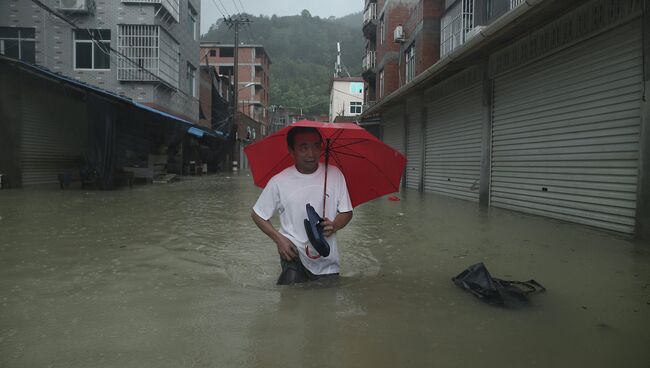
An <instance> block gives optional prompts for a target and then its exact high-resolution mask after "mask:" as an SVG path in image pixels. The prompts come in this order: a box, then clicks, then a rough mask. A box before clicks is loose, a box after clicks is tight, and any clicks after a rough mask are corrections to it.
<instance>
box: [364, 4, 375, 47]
mask: <svg viewBox="0 0 650 368" xmlns="http://www.w3.org/2000/svg"><path fill="white" fill-rule="evenodd" d="M363 35H364V36H365V37H366V38H367V39H369V40H374V39H376V38H377V4H376V3H370V4H368V8H366V11H364V12H363Z"/></svg>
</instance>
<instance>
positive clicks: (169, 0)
mask: <svg viewBox="0 0 650 368" xmlns="http://www.w3.org/2000/svg"><path fill="white" fill-rule="evenodd" d="M122 2H123V3H146V4H160V5H162V7H163V8H164V9H165V10H166V11H167V13H169V15H171V17H172V18H174V20H175V21H176V22H179V20H180V18H179V16H178V15H179V12H180V2H179V0H122Z"/></svg>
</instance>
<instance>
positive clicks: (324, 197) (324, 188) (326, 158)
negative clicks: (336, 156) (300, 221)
mask: <svg viewBox="0 0 650 368" xmlns="http://www.w3.org/2000/svg"><path fill="white" fill-rule="evenodd" d="M329 161H330V139H329V138H327V139H326V143H325V185H324V186H323V217H324V218H325V217H327V216H325V201H326V200H327V165H328V164H329Z"/></svg>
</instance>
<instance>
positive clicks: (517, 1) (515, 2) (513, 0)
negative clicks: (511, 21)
mask: <svg viewBox="0 0 650 368" xmlns="http://www.w3.org/2000/svg"><path fill="white" fill-rule="evenodd" d="M525 2H526V0H510V9H514V8H516V7H518V6H519V5H521V4H523V3H525Z"/></svg>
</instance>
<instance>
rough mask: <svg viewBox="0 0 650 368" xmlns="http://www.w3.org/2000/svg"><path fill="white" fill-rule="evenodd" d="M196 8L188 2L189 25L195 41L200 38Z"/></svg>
mask: <svg viewBox="0 0 650 368" xmlns="http://www.w3.org/2000/svg"><path fill="white" fill-rule="evenodd" d="M196 16H197V14H196V10H194V8H193V7H192V4H190V3H188V4H187V27H188V29H189V31H190V34H191V35H192V39H193V40H194V41H196V40H198V39H199V37H198V30H197V27H196Z"/></svg>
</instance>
